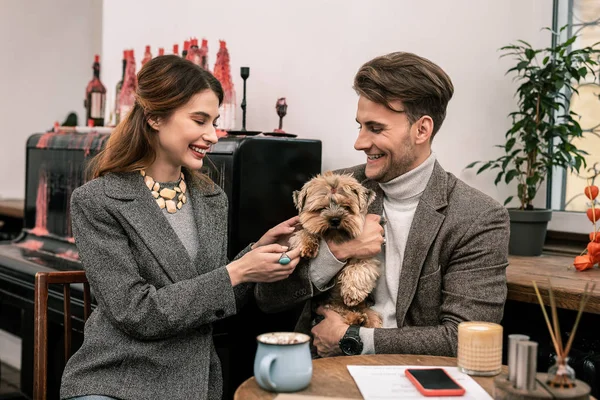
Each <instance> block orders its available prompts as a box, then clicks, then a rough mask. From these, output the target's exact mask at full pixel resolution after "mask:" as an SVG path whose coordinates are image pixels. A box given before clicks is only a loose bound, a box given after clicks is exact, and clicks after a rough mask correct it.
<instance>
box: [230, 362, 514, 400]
mask: <svg viewBox="0 0 600 400" xmlns="http://www.w3.org/2000/svg"><path fill="white" fill-rule="evenodd" d="M346 365H434V366H440V365H441V366H450V367H456V359H455V358H449V357H433V356H414V355H397V354H376V355H368V356H354V357H331V358H320V359H317V360H313V376H312V380H311V382H310V385H309V386H308V387H307V388H306V389H304V390H302V391H300V392H296V394H298V395H305V396H308V395H313V396H325V397H337V398H348V399H362V396H361V395H360V391H359V390H358V387H357V386H356V383H354V379H352V376H350V373H349V372H348V369H347V368H346ZM504 369H505V370H504V371H503V372H505V373H506V367H504ZM473 379H475V381H477V383H479V384H480V385H481V387H483V388H484V389H485V391H486V392H488V393H489V394H490V395H491V396H493V393H492V390H493V388H494V378H493V377H491V378H484V377H473ZM276 396H277V394H276V393H271V392H267V391H264V390H262V389H261V388H260V387H259V386H258V384H257V383H256V380H255V379H254V377H252V378H250V379H248V380H246V381H245V382H244V383H242V384H241V385H240V387H239V388H238V389H237V390H236V391H235V397H234V400H270V399H274V398H275V397H276Z"/></svg>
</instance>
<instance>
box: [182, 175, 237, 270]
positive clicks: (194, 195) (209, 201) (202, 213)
mask: <svg viewBox="0 0 600 400" xmlns="http://www.w3.org/2000/svg"><path fill="white" fill-rule="evenodd" d="M184 173H185V175H186V181H188V182H191V184H190V185H189V187H188V190H189V192H190V194H191V195H190V199H191V201H192V205H193V207H194V218H195V219H196V228H197V231H198V236H199V240H198V253H197V255H196V259H195V260H194V263H193V264H194V266H195V268H196V271H197V273H198V274H203V273H206V272H209V271H211V270H213V269H214V268H215V259H216V260H218V261H219V262H220V255H221V251H222V249H221V248H215V247H214V246H210V245H209V244H210V243H214V241H212V240H203V239H202V238H203V237H205V235H207V234H208V235H210V234H213V233H214V232H218V231H219V229H218V228H217V225H218V224H223V223H224V224H225V225H227V221H225V222H223V221H217V219H216V218H214V216H213V215H214V213H211V212H210V210H211V209H216V207H218V204H217V203H216V197H215V196H217V195H218V194H219V193H220V191H219V190H218V188H217V186H216V184H215V186H214V187H210V186H207V185H206V184H202V183H201V182H199V181H198V179H197V178H195V177H194V176H193V175H192V174H191V173H189V172H188V171H184ZM211 216H213V217H211Z"/></svg>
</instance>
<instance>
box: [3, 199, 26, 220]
mask: <svg viewBox="0 0 600 400" xmlns="http://www.w3.org/2000/svg"><path fill="white" fill-rule="evenodd" d="M0 216H6V217H12V218H21V219H22V218H23V217H24V216H25V200H23V199H5V200H0Z"/></svg>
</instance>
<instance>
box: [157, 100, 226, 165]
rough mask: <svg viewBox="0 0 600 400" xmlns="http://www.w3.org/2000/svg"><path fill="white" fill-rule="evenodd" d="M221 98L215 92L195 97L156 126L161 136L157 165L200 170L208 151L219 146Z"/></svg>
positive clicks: (159, 136)
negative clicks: (215, 145)
mask: <svg viewBox="0 0 600 400" xmlns="http://www.w3.org/2000/svg"><path fill="white" fill-rule="evenodd" d="M218 118H219V99H218V98H217V95H216V94H215V93H214V92H213V91H212V90H209V89H207V90H204V91H202V92H199V93H197V94H195V95H194V96H192V98H191V99H190V101H188V102H187V103H186V104H185V105H184V106H182V107H180V108H178V109H177V110H176V111H175V112H174V113H173V114H172V115H171V117H170V118H168V119H166V120H159V121H158V122H157V123H155V124H154V125H153V127H154V129H156V130H157V131H158V132H157V135H158V146H157V149H156V162H158V163H159V164H161V166H162V168H168V167H169V166H172V167H174V168H177V169H178V168H179V167H181V166H183V167H186V168H188V169H190V170H199V169H200V168H202V163H203V159H204V156H205V155H206V151H207V150H208V149H209V148H210V146H211V145H213V144H215V143H217V133H216V126H217V120H218Z"/></svg>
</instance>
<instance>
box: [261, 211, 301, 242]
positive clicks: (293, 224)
mask: <svg viewBox="0 0 600 400" xmlns="http://www.w3.org/2000/svg"><path fill="white" fill-rule="evenodd" d="M299 227H300V218H299V217H298V216H295V217H293V218H290V219H288V220H287V221H283V222H282V223H280V224H279V225H276V226H274V227H273V228H271V229H269V230H268V231H267V233H265V234H264V235H263V236H262V237H261V238H260V239H259V240H258V242H256V243H254V244H253V245H252V249H253V250H254V249H256V248H257V247H260V246H266V245H269V244H273V243H277V244H279V245H281V246H289V240H290V237H291V236H292V234H293V233H294V232H295V231H296V229H298V228H299Z"/></svg>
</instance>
